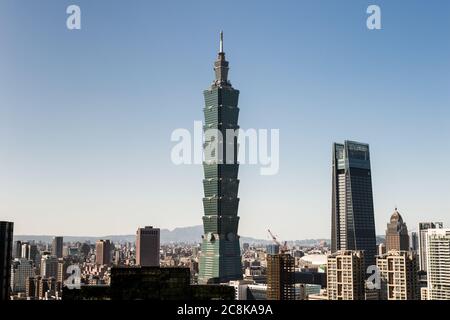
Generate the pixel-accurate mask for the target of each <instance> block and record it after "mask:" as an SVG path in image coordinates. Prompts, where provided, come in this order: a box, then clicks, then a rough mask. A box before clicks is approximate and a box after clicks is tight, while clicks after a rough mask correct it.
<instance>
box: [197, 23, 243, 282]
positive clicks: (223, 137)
mask: <svg viewBox="0 0 450 320" xmlns="http://www.w3.org/2000/svg"><path fill="white" fill-rule="evenodd" d="M228 69H229V68H228V61H226V60H225V53H224V52H223V33H222V32H221V33H220V50H219V53H218V56H217V60H216V61H215V63H214V71H215V74H216V79H215V80H214V82H213V83H212V85H211V87H210V88H209V89H207V90H205V91H204V92H203V95H204V97H205V108H204V109H203V111H204V114H205V125H204V130H205V143H204V151H205V160H204V162H203V168H204V174H205V179H204V180H203V188H204V198H203V207H204V216H203V230H204V234H203V236H202V247H201V255H200V271H199V278H198V282H199V284H217V283H223V282H228V281H230V280H238V279H242V269H241V253H240V246H239V236H238V224H239V217H238V215H237V214H238V205H239V198H238V196H237V195H238V187H239V180H238V178H237V177H238V169H239V165H238V163H237V137H236V136H234V135H233V136H232V137H231V136H230V137H229V138H228V140H229V141H227V131H228V132H229V131H230V130H227V129H231V130H236V129H238V128H239V126H238V116H239V108H238V107H237V105H238V98H239V90H236V89H234V88H233V87H232V86H231V83H230V81H228ZM214 130H215V131H216V132H218V133H221V134H220V135H217V136H219V138H217V136H216V135H209V134H208V131H214ZM212 146H215V147H212ZM211 150H212V151H211ZM227 151H228V155H227ZM230 160H231V161H230Z"/></svg>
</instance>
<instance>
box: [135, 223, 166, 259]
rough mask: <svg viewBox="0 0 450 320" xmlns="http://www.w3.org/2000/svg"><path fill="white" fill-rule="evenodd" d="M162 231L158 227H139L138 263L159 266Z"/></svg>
mask: <svg viewBox="0 0 450 320" xmlns="http://www.w3.org/2000/svg"><path fill="white" fill-rule="evenodd" d="M159 242H160V231H159V229H157V228H153V227H145V228H139V229H138V230H137V232H136V265H138V266H142V267H159V250H160V243H159Z"/></svg>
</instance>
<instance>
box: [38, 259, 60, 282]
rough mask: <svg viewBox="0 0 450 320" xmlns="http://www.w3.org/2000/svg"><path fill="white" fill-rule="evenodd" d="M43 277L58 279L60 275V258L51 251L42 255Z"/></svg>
mask: <svg viewBox="0 0 450 320" xmlns="http://www.w3.org/2000/svg"><path fill="white" fill-rule="evenodd" d="M40 270H41V277H42V278H50V277H53V278H55V279H56V277H57V276H58V258H56V257H55V256H52V255H51V254H50V253H45V254H43V255H42V257H41V268H40Z"/></svg>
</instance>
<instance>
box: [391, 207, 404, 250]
mask: <svg viewBox="0 0 450 320" xmlns="http://www.w3.org/2000/svg"><path fill="white" fill-rule="evenodd" d="M391 250H397V251H409V235H408V228H407V227H406V223H405V222H403V218H402V216H401V215H400V212H398V210H397V208H395V211H394V213H393V214H392V215H391V220H390V221H389V223H388V224H387V229H386V252H389V251H391Z"/></svg>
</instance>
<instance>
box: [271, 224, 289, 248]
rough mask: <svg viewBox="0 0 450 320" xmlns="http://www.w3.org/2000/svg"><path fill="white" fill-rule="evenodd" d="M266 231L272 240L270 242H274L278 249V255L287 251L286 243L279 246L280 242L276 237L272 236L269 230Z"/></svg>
mask: <svg viewBox="0 0 450 320" xmlns="http://www.w3.org/2000/svg"><path fill="white" fill-rule="evenodd" d="M267 231H268V232H269V234H270V237H271V238H272V241H273V242H275V244H277V245H278V246H279V247H280V253H285V252H286V251H288V250H289V249H288V246H287V241H285V242H284V244H281V243H280V241H278V239H277V237H275V236H274V234H273V233H272V232H271V231H270V229H267Z"/></svg>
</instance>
